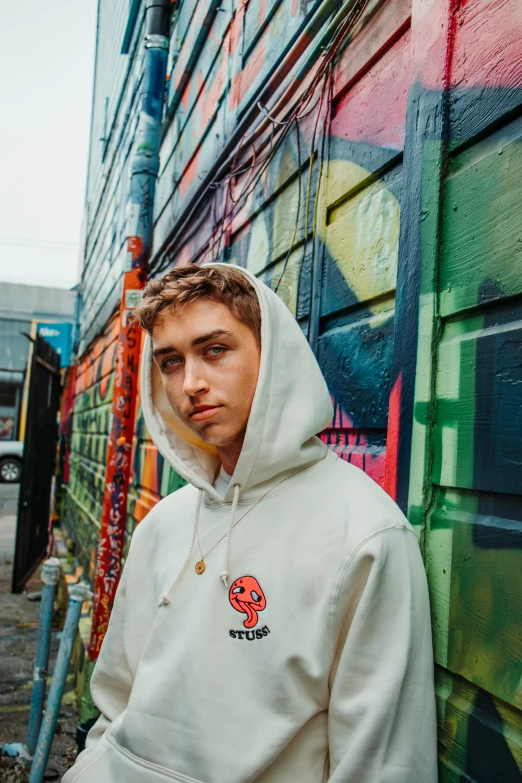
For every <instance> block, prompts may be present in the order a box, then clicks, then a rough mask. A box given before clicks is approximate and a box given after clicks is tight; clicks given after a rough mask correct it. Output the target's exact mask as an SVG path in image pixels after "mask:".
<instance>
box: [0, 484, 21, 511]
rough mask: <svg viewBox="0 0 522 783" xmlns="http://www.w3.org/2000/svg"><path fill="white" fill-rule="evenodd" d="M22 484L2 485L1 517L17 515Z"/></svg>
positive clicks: (0, 493) (0, 495)
mask: <svg viewBox="0 0 522 783" xmlns="http://www.w3.org/2000/svg"><path fill="white" fill-rule="evenodd" d="M19 489H20V484H0V516H1V515H2V514H16V509H17V508H18V491H19Z"/></svg>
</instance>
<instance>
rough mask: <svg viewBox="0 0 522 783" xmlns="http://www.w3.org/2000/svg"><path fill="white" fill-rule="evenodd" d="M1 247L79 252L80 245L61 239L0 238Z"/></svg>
mask: <svg viewBox="0 0 522 783" xmlns="http://www.w3.org/2000/svg"><path fill="white" fill-rule="evenodd" d="M0 245H4V246H6V247H28V248H40V249H42V250H64V251H72V250H78V248H79V243H77V242H63V241H61V240H59V239H35V238H31V237H10V236H0Z"/></svg>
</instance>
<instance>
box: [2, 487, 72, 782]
mask: <svg viewBox="0 0 522 783" xmlns="http://www.w3.org/2000/svg"><path fill="white" fill-rule="evenodd" d="M17 500H18V485H8V484H0V627H1V632H0V748H2V747H3V745H4V743H6V742H8V743H13V742H23V743H25V742H27V727H28V720H29V706H30V702H31V687H32V669H33V665H34V660H35V653H36V640H37V632H38V618H39V610H40V603H39V601H30V600H28V598H27V594H30V593H32V592H38V591H39V590H40V589H41V586H42V585H41V581H40V579H39V571H37V572H36V573H35V574H34V575H33V577H32V578H31V579H30V580H29V582H28V583H27V585H26V592H24V593H22V594H19V595H13V594H12V593H11V569H12V562H13V554H14V542H15V531H16V504H17ZM59 643H60V639H59V632H58V631H54V632H53V635H52V642H51V660H50V666H49V671H50V673H51V674H52V671H53V664H54V659H55V657H56V653H57V651H58V646H59ZM48 682H50V680H49V681H48ZM73 687H74V683H73V680H72V675H69V677H68V682H67V686H66V693H65V695H64V699H63V702H62V708H61V712H60V719H59V724H58V731H57V733H56V735H55V738H54V742H53V748H52V753H51V758H50V760H49V765H48V769H47V773H46V777H45V779H46V780H59V778H60V777H61V775H62V774H63V773H64V772H65V770H66V769H67V768H68V767H69V766H70V765H71V763H72V761H73V759H74V754H75V751H76V746H75V743H74V733H75V730H76V723H77V713H76V704H75V696H74V690H73ZM25 780H28V770H26V768H25V767H24V766H23V764H21V763H19V762H18V763H17V760H16V759H14V758H13V759H12V758H8V757H7V756H3V755H2V756H0V783H8V781H9V783H10V782H11V781H25Z"/></svg>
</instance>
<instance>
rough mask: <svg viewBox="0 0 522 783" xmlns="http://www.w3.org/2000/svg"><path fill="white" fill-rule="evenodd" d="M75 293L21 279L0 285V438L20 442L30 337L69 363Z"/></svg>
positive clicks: (23, 423) (22, 435) (66, 363)
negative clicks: (48, 345) (38, 336)
mask: <svg viewBox="0 0 522 783" xmlns="http://www.w3.org/2000/svg"><path fill="white" fill-rule="evenodd" d="M75 320H76V291H75V290H66V289H62V288H48V287H46V286H36V285H25V284H22V283H2V286H1V287H0V440H23V438H24V428H25V420H24V415H25V414H24V398H25V393H24V390H25V386H26V380H27V378H26V374H27V373H26V370H27V362H28V359H29V355H30V346H31V339H32V338H34V337H35V336H36V334H41V335H42V337H44V339H46V340H47V341H48V342H50V343H51V345H53V347H54V348H56V349H57V350H58V351H59V352H60V355H61V363H62V367H67V366H68V365H69V361H70V356H71V349H72V340H73V326H74V323H75Z"/></svg>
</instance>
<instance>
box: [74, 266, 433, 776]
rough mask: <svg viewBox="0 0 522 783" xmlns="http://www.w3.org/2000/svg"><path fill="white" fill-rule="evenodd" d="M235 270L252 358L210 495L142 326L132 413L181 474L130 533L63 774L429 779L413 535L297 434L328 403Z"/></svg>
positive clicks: (264, 298) (394, 511)
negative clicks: (83, 733) (246, 300)
mask: <svg viewBox="0 0 522 783" xmlns="http://www.w3.org/2000/svg"><path fill="white" fill-rule="evenodd" d="M245 275H246V276H247V277H248V278H249V279H250V280H251V282H252V285H253V286H254V287H255V289H256V291H257V294H258V297H259V300H260V304H261V314H262V334H261V340H262V357H261V367H260V375H259V381H258V385H257V390H256V394H255V397H254V401H253V405H252V410H251V414H250V419H249V423H248V428H247V432H246V437H245V442H244V446H243V449H242V452H241V456H240V459H239V461H238V463H237V466H236V469H235V471H234V475H233V477H232V481H231V482H230V486H229V488H228V490H227V492H226V495H225V496H224V497H221V496H220V495H219V493H218V492H217V491H216V489H215V488H214V486H213V481H214V477H215V475H216V473H217V471H218V469H219V460H218V458H217V455H216V454H215V453H213V450H212V449H208V447H205V445H204V444H202V443H200V442H199V443H198V441H197V439H196V438H195V437H194V436H193V435H192V434H190V433H188V432H187V431H184V430H183V427H182V426H181V424H180V422H179V421H178V420H176V418H175V416H174V414H173V412H172V410H171V409H170V407H169V406H168V403H166V399H165V397H164V395H163V394H162V387H161V381H160V380H159V378H158V374H157V370H156V368H155V365H154V364H153V362H152V360H151V351H150V343H149V340H148V339H147V340H146V345H145V349H144V355H143V361H142V404H143V412H144V416H145V421H146V424H147V427H148V430H149V433H150V435H151V437H152V439H153V441H154V443H155V444H156V446H157V448H158V450H159V451H160V452H161V453H162V454H163V456H164V457H165V459H166V460H168V462H169V463H170V464H171V465H172V467H173V468H174V469H175V470H176V471H177V472H178V473H179V474H180V475H182V476H184V477H185V478H186V479H187V480H188V481H189V482H190V483H189V484H188V485H187V486H185V487H183V488H182V489H180V490H178V491H177V492H174V493H173V494H172V495H169V496H168V497H166V498H164V499H163V500H162V501H161V502H160V503H158V504H157V505H156V506H155V507H154V508H153V510H152V511H151V512H150V513H149V514H148V516H147V518H146V519H145V520H144V521H143V522H142V523H141V524H140V525H139V526H138V528H137V529H136V531H135V532H134V535H133V538H132V542H131V546H130V550H129V555H128V558H127V561H126V564H125V568H124V571H123V576H122V579H121V582H120V585H119V588H118V592H117V596H116V601H115V605H114V609H113V612H112V616H111V620H110V624H109V629H108V632H107V635H106V637H105V640H104V642H103V645H102V648H101V652H100V656H99V659H98V662H97V664H96V667H95V670H94V674H93V677H92V681H91V691H92V695H93V698H94V701H95V702H96V704H97V706H98V707H99V709H100V710H101V712H102V715H101V717H100V718H99V720H98V721H97V723H96V724H95V726H94V727H93V728H92V729H91V731H90V732H89V735H88V738H87V747H86V749H85V751H84V752H83V753H81V754H80V756H79V757H78V760H77V761H76V763H75V765H74V766H73V767H72V769H71V770H69V771H68V772H67V774H66V775H65V777H64V778H63V781H64V783H76V781H78V783H160V782H161V781H167V780H174V781H180V782H182V783H250V781H256V782H257V783H323V782H324V781H331V783H435V781H436V779H437V774H436V740H435V738H436V727H435V705H434V688H433V658H432V645H431V630H430V614H429V604H428V591H427V585H426V577H425V572H424V568H423V564H422V560H421V556H420V552H419V547H418V544H417V539H416V536H415V534H414V532H413V531H412V528H411V527H410V525H409V523H408V521H407V520H406V518H405V517H404V516H403V514H402V513H401V511H400V510H399V509H398V507H397V506H396V505H395V503H394V502H393V501H392V500H391V498H390V497H388V495H387V494H386V493H385V492H384V491H383V490H381V489H380V488H379V487H378V486H377V485H376V484H375V483H374V482H373V481H372V480H371V479H370V478H368V476H366V475H365V474H364V473H363V472H362V471H361V470H359V469H358V468H356V467H353V466H352V465H350V464H348V463H346V462H344V461H342V460H340V459H338V458H337V457H336V456H335V455H334V454H333V453H332V452H330V451H328V450H327V448H326V447H325V446H324V444H323V443H322V442H321V441H320V440H319V439H318V438H317V437H315V433H317V432H320V431H321V430H322V429H324V428H325V427H326V426H327V425H328V423H329V422H330V420H331V418H332V406H331V402H330V396H329V393H328V390H327V387H326V384H325V381H324V379H323V377H322V374H321V372H320V369H319V367H318V365H317V362H316V360H315V358H314V356H313V354H312V351H311V350H310V348H309V346H308V343H307V342H306V339H305V338H304V336H303V334H302V332H301V330H300V328H299V326H298V324H297V323H296V321H295V320H294V319H293V317H292V316H291V314H290V313H289V311H288V310H287V308H286V307H285V306H284V304H283V303H282V302H281V301H280V300H279V298H278V297H277V296H275V295H274V294H273V293H272V292H271V291H270V289H269V288H268V287H266V286H265V285H264V284H262V283H261V282H259V281H258V280H257V279H256V278H255V277H253V276H252V275H250V274H249V273H248V272H245ZM260 498H263V499H262V500H260ZM198 516H199V528H200V537H201V547H202V550H203V552H204V553H205V554H206V553H207V551H208V550H210V549H211V548H212V547H214V548H213V549H212V551H211V552H210V553H209V554H208V555H206V558H205V560H206V564H207V568H206V571H205V572H204V573H203V574H201V575H198V574H196V572H195V564H196V562H197V561H198V560H199V559H200V553H199V549H198V546H197V543H196V539H195V523H196V519H197V517H198ZM217 542H219V543H217ZM216 544H217V545H216ZM214 545H216V546H214ZM225 582H226V586H225Z"/></svg>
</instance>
